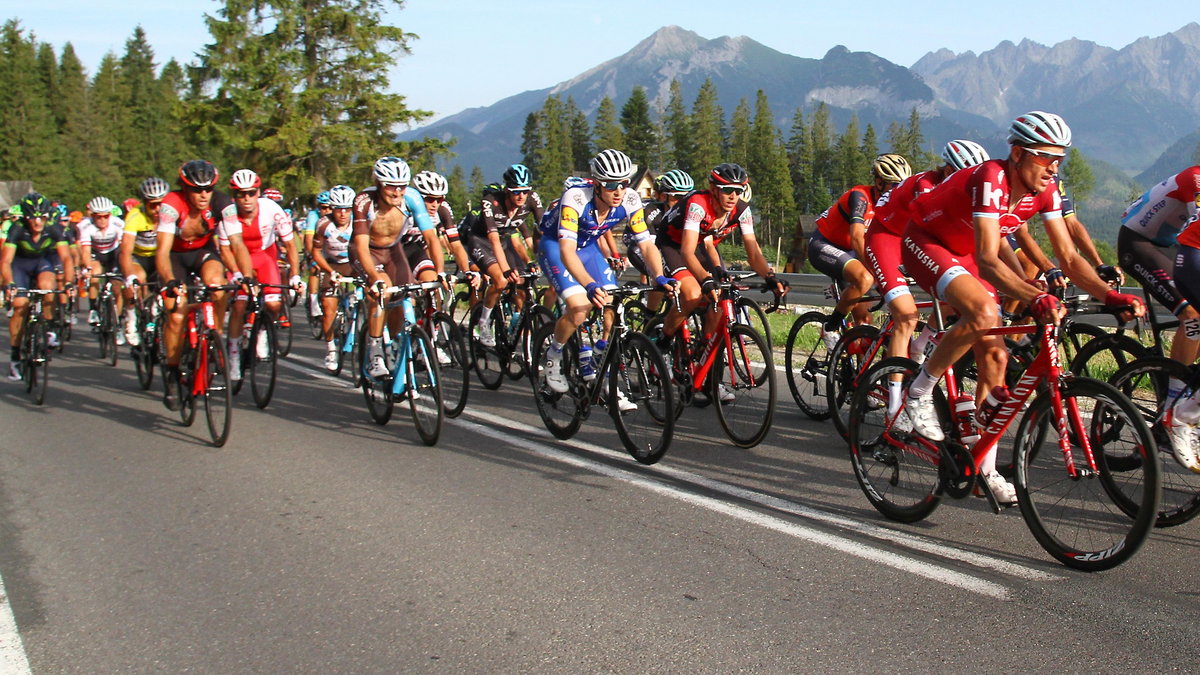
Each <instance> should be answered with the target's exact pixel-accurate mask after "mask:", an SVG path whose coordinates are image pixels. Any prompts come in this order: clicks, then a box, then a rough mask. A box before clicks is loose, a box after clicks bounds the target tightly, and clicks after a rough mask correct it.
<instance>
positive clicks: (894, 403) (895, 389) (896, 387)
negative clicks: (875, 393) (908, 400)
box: [887, 380, 904, 416]
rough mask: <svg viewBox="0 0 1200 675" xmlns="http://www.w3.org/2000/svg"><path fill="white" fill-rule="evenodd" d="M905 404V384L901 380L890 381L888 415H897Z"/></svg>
mask: <svg viewBox="0 0 1200 675" xmlns="http://www.w3.org/2000/svg"><path fill="white" fill-rule="evenodd" d="M903 403H904V383H903V382H900V381H899V380H896V381H890V380H889V381H888V407H887V411H888V415H889V416H891V415H895V414H896V411H898V410H900V405H901V404H903Z"/></svg>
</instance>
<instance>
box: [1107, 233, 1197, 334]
mask: <svg viewBox="0 0 1200 675" xmlns="http://www.w3.org/2000/svg"><path fill="white" fill-rule="evenodd" d="M1117 259H1118V261H1119V262H1120V263H1121V269H1123V270H1125V273H1126V274H1128V275H1129V276H1131V277H1133V278H1134V279H1137V280H1138V283H1140V284H1141V285H1142V288H1144V289H1145V290H1146V292H1147V293H1149V294H1150V296H1151V297H1153V298H1154V299H1155V300H1156V301H1158V303H1159V304H1161V305H1162V306H1163V307H1166V308H1167V309H1169V310H1171V313H1172V314H1174V315H1175V316H1179V313H1180V312H1182V311H1183V310H1184V309H1186V308H1187V306H1188V300H1187V299H1185V297H1184V295H1182V294H1180V292H1179V289H1178V288H1177V285H1178V284H1177V283H1176V280H1178V279H1180V277H1179V276H1178V273H1175V274H1174V275H1173V273H1172V271H1173V270H1174V269H1175V266H1176V263H1175V262H1173V261H1172V260H1171V256H1170V249H1168V248H1165V247H1162V246H1159V245H1158V244H1156V243H1154V242H1153V241H1151V240H1149V239H1147V238H1145V237H1143V236H1142V235H1140V234H1138V233H1137V232H1134V231H1133V230H1131V229H1129V228H1128V227H1122V228H1121V231H1120V233H1118V234H1117ZM1173 276H1174V278H1172V277H1173Z"/></svg>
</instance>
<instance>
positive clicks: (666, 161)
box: [662, 80, 695, 173]
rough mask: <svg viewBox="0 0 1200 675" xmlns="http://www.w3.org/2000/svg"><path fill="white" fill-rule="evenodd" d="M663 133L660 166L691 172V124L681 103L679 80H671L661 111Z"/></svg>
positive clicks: (692, 151)
mask: <svg viewBox="0 0 1200 675" xmlns="http://www.w3.org/2000/svg"><path fill="white" fill-rule="evenodd" d="M663 134H664V136H663V141H664V142H663V145H664V146H665V152H664V155H665V156H664V157H663V167H662V168H664V169H667V170H670V169H680V170H682V171H686V172H688V173H692V172H693V170H694V169H695V167H693V166H692V165H691V158H692V156H693V154H694V150H693V142H692V136H691V126H690V119H689V117H688V113H687V108H685V107H684V104H683V85H681V84H680V83H679V80H671V88H670V94H669V96H668V98H667V108H666V110H665V111H664V112H663Z"/></svg>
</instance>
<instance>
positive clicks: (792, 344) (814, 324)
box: [784, 311, 833, 420]
mask: <svg viewBox="0 0 1200 675" xmlns="http://www.w3.org/2000/svg"><path fill="white" fill-rule="evenodd" d="M827 318H828V317H826V315H825V314H824V313H823V312H817V311H812V312H807V313H805V314H801V315H800V317H799V318H798V319H796V322H795V323H793V324H792V328H791V330H790V331H788V341H787V347H786V348H785V349H784V359H785V360H786V367H785V368H784V373H785V374H786V376H787V383H788V389H790V390H791V392H792V399H793V400H795V401H796V405H797V406H799V407H800V411H801V412H803V413H804V414H805V415H808V416H809V417H810V418H812V419H814V420H826V419H829V416H830V415H831V414H833V413H832V411H831V410H830V409H829V399H828V397H827V396H826V395H825V391H826V389H827V388H828V386H829V384H828V377H829V352H828V350H827V349H826V348H825V342H824V340H822V339H821V329H822V328H823V327H824V325H825V320H826V319H827Z"/></svg>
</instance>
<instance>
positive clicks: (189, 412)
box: [164, 338, 198, 427]
mask: <svg viewBox="0 0 1200 675" xmlns="http://www.w3.org/2000/svg"><path fill="white" fill-rule="evenodd" d="M184 339H185V340H186V339H187V338H184ZM196 361H197V359H196V352H195V351H194V350H193V349H191V348H190V347H186V346H185V347H184V354H183V358H182V359H180V361H179V421H180V423H182V424H183V426H185V427H190V426H192V422H195V421H196V396H195V395H194V394H193V391H194V390H193V387H194V386H195V384H196V383H195V380H194V378H195V377H198V376H196V375H194V373H195V372H196V368H195V367H196ZM164 381H165V379H164Z"/></svg>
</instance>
